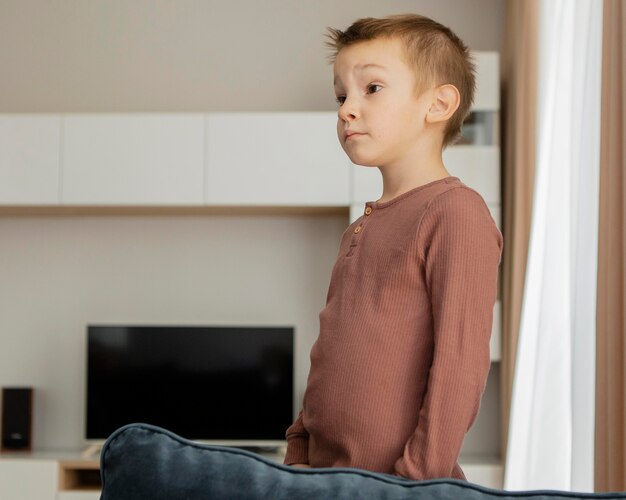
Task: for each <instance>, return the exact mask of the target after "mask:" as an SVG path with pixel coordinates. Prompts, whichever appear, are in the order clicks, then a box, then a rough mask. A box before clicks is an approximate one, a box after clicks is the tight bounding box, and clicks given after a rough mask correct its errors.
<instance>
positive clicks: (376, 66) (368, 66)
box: [333, 63, 387, 85]
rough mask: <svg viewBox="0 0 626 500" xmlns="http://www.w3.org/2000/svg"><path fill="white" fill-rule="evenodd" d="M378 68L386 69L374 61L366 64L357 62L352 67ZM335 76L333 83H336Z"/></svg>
mask: <svg viewBox="0 0 626 500" xmlns="http://www.w3.org/2000/svg"><path fill="white" fill-rule="evenodd" d="M370 67H372V68H380V69H387V68H386V67H385V66H381V65H380V64H376V63H367V64H357V65H356V66H355V67H354V68H355V69H361V70H364V69H366V68H370ZM337 79H338V78H337V76H335V79H334V80H333V85H336V84H337Z"/></svg>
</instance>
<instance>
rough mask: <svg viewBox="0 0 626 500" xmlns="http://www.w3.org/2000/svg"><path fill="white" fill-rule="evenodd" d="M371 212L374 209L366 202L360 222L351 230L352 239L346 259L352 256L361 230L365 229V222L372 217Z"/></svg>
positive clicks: (360, 235)
mask: <svg viewBox="0 0 626 500" xmlns="http://www.w3.org/2000/svg"><path fill="white" fill-rule="evenodd" d="M373 211H374V208H373V207H372V205H371V204H370V202H367V203H366V204H365V210H364V211H363V217H362V219H361V222H360V223H359V224H358V225H357V226H356V227H355V228H354V229H353V230H352V239H351V240H350V248H349V249H348V253H347V254H346V257H350V256H351V255H353V254H354V252H355V250H356V248H357V247H358V245H359V241H360V240H361V237H362V234H363V230H364V229H365V226H366V225H367V221H368V220H369V216H370V215H372V212H373Z"/></svg>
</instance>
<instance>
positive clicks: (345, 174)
mask: <svg viewBox="0 0 626 500" xmlns="http://www.w3.org/2000/svg"><path fill="white" fill-rule="evenodd" d="M475 55H476V58H477V67H478V75H477V76H478V88H477V96H476V99H475V102H474V106H473V111H484V112H487V113H491V112H493V120H492V121H490V122H489V123H492V122H493V123H497V118H496V116H497V112H498V110H499V74H498V60H497V53H475ZM335 125H336V112H334V111H333V112H310V113H300V112H297V113H248V112H241V113H204V114H197V113H196V114H194V113H184V114H182V113H181V114H164V113H160V114H146V113H123V114H110V113H105V114H101V113H99V114H70V115H0V205H13V204H22V205H31V206H36V205H42V204H44V205H51V204H52V205H54V204H63V205H87V206H89V205H91V206H94V205H110V206H116V205H137V206H141V205H160V206H173V205H187V206H202V205H225V206H235V205H239V206H250V207H263V206H284V207H289V206H311V207H325V206H339V207H350V213H351V215H350V217H351V219H350V220H355V219H356V218H357V217H359V216H360V215H361V214H362V212H363V208H364V203H365V201H373V200H376V199H378V198H379V197H380V196H381V194H382V183H381V179H380V173H379V171H378V169H376V168H367V167H361V166H354V165H351V164H350V162H349V160H348V158H347V157H346V155H345V153H344V152H343V151H342V150H341V147H340V145H339V142H338V140H337V137H336V131H335V129H336V127H335ZM493 129H494V130H497V129H498V127H495V126H494V127H493ZM488 136H490V134H487V133H484V134H482V135H481V137H483V138H484V137H488ZM491 139H493V137H491ZM498 142H499V141H498V140H497V138H496V139H494V140H493V141H492V142H491V143H486V144H482V143H480V145H478V144H479V143H475V144H471V145H460V144H459V145H455V146H451V147H449V148H447V149H446V150H445V151H444V163H445V164H446V166H447V167H448V168H449V171H450V173H451V174H452V175H457V176H458V177H460V178H461V180H462V181H463V182H464V183H466V184H467V185H469V186H470V187H473V188H474V189H476V190H477V191H478V192H479V193H480V194H481V195H482V196H483V198H484V199H485V201H486V202H487V204H488V206H489V209H490V211H491V213H492V216H493V217H494V220H495V221H496V223H497V224H498V227H500V228H501V220H500V218H501V215H500V213H501V208H500V207H501V200H500V189H499V185H500V165H499V162H500V151H499V147H498V146H497V144H498ZM15 168H18V170H15ZM335 215H336V214H335ZM1 222H2V227H3V234H7V233H8V234H10V236H11V237H9V238H7V245H5V249H4V250H3V251H4V253H3V254H2V257H3V259H0V261H3V260H4V261H5V262H8V263H9V264H8V265H7V266H6V268H5V271H6V273H8V278H7V280H6V281H7V282H8V283H11V285H10V287H5V290H4V296H3V299H4V301H5V303H7V304H9V306H8V307H7V311H10V316H9V315H5V317H8V318H9V319H8V320H7V319H5V320H4V321H5V322H4V323H3V325H4V326H3V329H4V331H16V332H17V331H19V332H20V333H19V335H16V337H15V338H19V342H18V341H15V346H16V348H17V349H18V351H17V352H18V355H17V356H15V355H11V356H12V359H9V355H7V354H5V357H4V362H3V363H0V378H2V380H5V381H7V380H8V381H11V380H13V378H14V377H19V378H20V380H27V381H28V382H29V383H31V385H41V386H42V387H43V390H44V391H45V394H47V397H48V400H47V401H46V404H47V406H46V412H45V413H44V412H39V413H38V415H36V421H35V424H36V425H37V428H38V429H40V430H41V429H43V431H40V436H41V435H44V437H45V440H44V441H42V443H43V445H44V446H65V443H70V441H71V443H70V446H76V441H77V440H79V434H80V431H79V429H80V422H81V420H80V418H82V412H81V411H80V408H79V407H80V406H81V403H80V396H78V395H79V394H83V391H82V389H83V388H82V386H81V385H80V384H79V383H78V382H76V381H77V380H78V379H79V378H80V373H82V366H80V363H78V364H77V363H75V362H74V361H75V360H76V359H81V358H80V356H81V353H82V346H81V344H80V340H79V339H82V337H79V336H78V334H77V332H79V331H80V332H81V334H82V328H83V327H84V323H85V322H86V321H88V320H92V319H93V318H113V317H115V318H125V319H128V320H133V319H136V320H137V321H139V320H141V319H143V318H150V319H156V320H162V321H166V320H169V319H170V318H172V317H175V318H182V319H183V320H184V319H191V320H193V321H198V322H205V321H208V319H207V318H226V319H227V320H231V319H232V320H233V321H235V320H237V319H239V318H240V317H241V314H242V313H241V310H242V309H245V311H246V314H247V315H248V316H247V317H248V318H249V320H250V321H251V322H258V321H268V320H273V321H274V320H275V321H289V322H292V323H294V324H297V326H298V328H299V330H300V331H301V332H303V334H302V335H301V336H300V339H301V340H300V341H299V343H300V344H299V346H298V351H299V354H298V356H299V357H300V358H299V359H301V360H306V361H302V362H300V363H297V364H299V365H300V367H299V368H298V370H299V371H298V376H297V379H298V381H299V384H298V386H297V398H299V399H301V397H302V393H303V390H304V386H303V383H304V382H305V380H306V372H307V371H308V366H307V362H308V355H309V351H310V347H311V344H312V342H313V341H314V338H315V336H316V332H317V330H316V328H318V326H316V324H317V323H316V322H317V312H316V311H319V307H321V306H319V304H317V303H316V302H315V301H316V300H317V299H319V300H320V301H322V305H323V297H324V296H325V295H324V293H325V290H326V288H327V285H328V277H329V272H327V271H330V268H331V267H332V263H333V262H334V258H335V254H336V245H337V244H338V240H337V239H336V238H337V236H338V235H340V234H341V231H342V230H343V228H344V227H345V225H346V224H345V223H346V222H349V221H345V220H344V218H343V216H342V217H334V218H333V219H332V220H327V219H326V218H323V217H320V218H319V220H312V221H309V220H307V221H306V222H303V221H302V219H293V220H291V219H286V220H283V219H277V218H275V217H270V218H268V219H267V220H265V219H263V218H259V217H255V218H250V220H247V219H246V217H236V218H233V217H229V219H228V220H225V218H220V217H216V218H213V217H206V218H202V219H194V220H180V219H177V220H175V221H174V220H171V221H170V220H168V219H167V218H166V219H165V220H154V219H152V220H150V221H145V222H144V221H140V220H137V219H135V218H119V217H118V218H113V219H111V220H107V221H99V222H98V223H97V224H95V226H96V227H94V228H91V227H90V226H92V225H94V221H81V220H80V219H78V220H74V219H73V220H68V221H64V220H54V221H52V220H50V219H47V220H44V221H37V220H28V221H23V220H15V221H14V220H12V219H5V220H3V221H1ZM286 224H287V225H286ZM288 224H291V225H288ZM83 225H84V226H85V227H83ZM46 231H47V232H46ZM90 231H91V232H90ZM270 231H273V232H270ZM48 234H49V235H50V237H49V241H46V243H47V245H46V248H43V246H42V245H39V244H38V243H39V242H40V241H42V237H41V235H44V236H46V235H48ZM268 234H271V235H272V236H271V237H270V239H269V240H268V237H267V235H268ZM146 235H147V236H146ZM164 235H165V236H164ZM172 235H174V236H175V237H173V236H172ZM225 235H226V236H225ZM283 237H284V238H285V239H284V240H283V239H281V238H283ZM100 238H101V239H100ZM174 242H175V244H174ZM168 244H169V246H168ZM90 245H93V246H90ZM292 247H293V248H292ZM22 249H28V252H22ZM78 249H79V250H81V251H82V253H81V252H80V251H78ZM287 249H289V251H287ZM259 250H260V251H259ZM277 251H280V253H281V259H283V256H284V257H286V260H285V259H283V261H282V262H281V263H280V265H276V266H274V267H272V266H271V265H270V266H268V265H267V264H266V263H268V262H270V261H272V260H273V257H272V256H275V255H276V252H277ZM290 252H291V253H290ZM307 252H309V253H307ZM133 259H134V260H133ZM303 259H305V260H304V261H303ZM316 259H317V260H318V261H319V262H317V261H316ZM303 262H304V263H305V264H304V265H303ZM76 263H77V265H75V264H76ZM225 263H226V264H225ZM242 263H244V264H243V266H244V267H243V268H242V267H241V266H242ZM285 263H287V265H288V266H289V265H290V267H287V268H286V269H287V271H285ZM311 263H312V264H313V265H311ZM191 264H193V265H191ZM125 266H126V267H125ZM198 270H200V274H198ZM281 272H282V273H283V277H281V278H280V279H282V280H283V281H279V282H276V279H277V278H276V277H277V276H279V275H280V273H281ZM6 273H5V274H6ZM226 275H228V277H226ZM42 276H43V278H42ZM46 276H47V278H46ZM216 276H217V279H221V280H222V281H223V283H226V285H224V286H220V289H219V290H217V288H216V287H208V289H207V287H206V286H205V284H206V283H208V282H213V281H214V280H215V277H216ZM120 278H122V279H127V281H122V282H121V284H120ZM94 282H97V283H99V287H96V288H94V286H93V283H94ZM270 282H271V283H272V284H273V288H272V289H271V290H272V291H271V293H269V294H268V293H267V290H266V285H265V284H266V283H270ZM190 283H191V284H194V286H196V285H195V284H196V283H197V288H193V287H191V288H190V287H189V284H190ZM203 283H204V284H203ZM303 283H305V284H306V286H304V287H303V286H302V284H303ZM47 284H51V285H50V286H48V285H47ZM257 284H261V285H258V288H255V286H257ZM42 287H43V288H42ZM290 287H292V288H290ZM224 288H225V290H224ZM261 288H263V290H261ZM53 289H54V290H53ZM320 290H323V292H322V293H319V292H320ZM0 291H2V290H0ZM33 291H34V292H33ZM120 291H123V295H121V294H120ZM49 292H50V293H49ZM242 293H243V294H244V295H242ZM24 297H28V299H29V300H28V301H26V300H24ZM50 297H53V301H52V302H50V300H51V299H50ZM292 298H293V301H292V302H289V300H291V299H292ZM11 301H12V302H11ZM77 304H78V306H77ZM46 307H48V308H49V309H48V312H49V313H50V314H47V315H45V317H44V318H43V319H42V317H41V315H34V314H32V310H34V309H33V308H35V309H37V310H46V309H45V308H46ZM229 308H232V310H230V309H229ZM274 308H275V309H274ZM285 309H287V310H288V311H287V312H285ZM65 311H68V312H67V313H65ZM57 315H58V317H57ZM302 318H305V319H302ZM306 318H309V319H306ZM500 323H501V322H500V302H499V301H498V302H497V303H496V307H495V308H494V329H493V332H492V344H491V352H492V360H493V361H498V360H499V359H500V354H499V353H500V347H499V344H500V335H501V332H500ZM41 332H46V334H45V335H46V339H47V342H48V344H45V345H44V344H42V343H41V342H40V339H41V335H42V333H41ZM12 340H13V339H12ZM31 345H40V346H41V347H40V348H37V349H31V348H30V346H31ZM49 345H55V346H56V345H58V346H63V350H62V352H61V351H59V352H56V351H55V352H54V354H55V355H57V356H61V358H63V357H64V356H66V362H61V363H58V364H56V365H55V366H54V367H51V366H50V365H49V364H48V363H47V360H48V358H49V356H50V353H49V352H48V349H49V347H48V346H49ZM68 352H69V354H68ZM29 356H30V357H29ZM0 358H2V351H1V350H0ZM13 359H15V360H16V361H15V363H14V364H11V363H8V361H10V362H12V361H13ZM17 360H19V361H17ZM70 360H72V361H70ZM3 365H4V366H3ZM494 368H495V369H494ZM498 368H499V363H494V364H492V371H493V373H492V374H490V378H491V379H492V382H490V385H489V388H488V393H487V394H486V398H487V401H485V402H484V403H483V405H482V407H481V416H479V419H481V420H480V421H478V422H477V424H478V425H476V426H475V427H473V428H472V430H471V431H470V432H472V431H473V434H472V435H470V436H468V439H467V440H466V442H465V444H464V452H465V453H467V456H473V457H478V458H475V459H474V461H473V462H471V463H469V464H468V465H466V463H465V462H463V460H462V461H461V463H462V464H463V466H465V467H466V468H465V470H466V473H467V474H468V478H469V479H470V480H471V481H473V482H478V483H479V484H484V485H486V486H491V487H499V486H498V483H497V482H495V481H496V480H497V479H498V478H499V475H501V467H500V466H499V464H498V463H497V459H495V462H492V461H490V460H487V459H483V458H480V457H485V456H489V453H491V452H492V451H494V450H495V451H496V452H499V449H500V446H499V443H496V442H495V440H497V439H499V438H498V437H496V435H498V436H499V433H498V432H496V429H495V428H496V425H495V424H496V423H498V422H499V421H498V418H499V417H498V408H499V403H498V398H499V391H498V390H497V385H498V383H499V370H498ZM60 387H63V388H64V389H63V390H60V389H59V388H60ZM67 387H69V389H67ZM297 406H299V405H297ZM37 419H39V421H37ZM72 440H73V441H72ZM485 443H487V444H485ZM7 464H9V462H2V461H0V498H5V497H6V498H18V499H19V497H12V496H10V495H9V496H6V494H5V495H3V494H4V493H6V491H9V490H7V488H10V487H11V485H12V484H14V479H10V480H8V481H4V478H6V477H8V476H7V474H9V476H11V477H12V478H17V477H19V476H20V470H19V469H22V473H23V464H14V465H10V464H9V465H7ZM33 464H34V465H35V467H40V468H41V470H40V473H41V477H42V481H41V482H40V484H39V486H41V487H44V486H42V485H45V490H46V491H48V486H49V485H50V484H52V483H51V482H50V481H51V477H50V476H49V473H50V469H49V464H48V465H45V464H43V465H42V464H40V463H38V462H37V461H35V462H33ZM11 467H14V468H13V469H11ZM467 467H469V469H468V468H467ZM498 467H500V468H498ZM7 471H9V472H7ZM498 471H500V472H498ZM481 474H482V475H481ZM30 475H31V474H30V473H29V476H30ZM37 475H39V473H37ZM54 481H56V479H54ZM490 481H494V482H490ZM54 485H55V486H54V487H55V488H57V487H58V485H57V484H56V482H55V483H54ZM31 486H32V487H33V488H35V487H37V485H31ZM29 487H30V486H29ZM2 488H4V489H2ZM44 495H45V494H44ZM44 495H31V498H44V499H45V498H48V497H47V496H44ZM81 495H82V496H81ZM57 498H58V499H67V498H74V499H78V498H81V499H87V498H94V493H93V492H76V491H64V492H59V495H58V497H57Z"/></svg>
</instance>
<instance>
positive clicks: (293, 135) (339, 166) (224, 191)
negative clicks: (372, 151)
mask: <svg viewBox="0 0 626 500" xmlns="http://www.w3.org/2000/svg"><path fill="white" fill-rule="evenodd" d="M336 124H337V114H336V113H335V112H306V113H301V112H298V113H289V112H285V113H211V114H209V115H207V132H206V133H207V175H206V183H207V184H206V192H207V203H208V204H210V205H266V206H268V205H269V206H272V205H275V206H278V205H295V206H310V205H318V206H335V205H336V206H347V205H349V177H350V160H349V159H348V157H347V156H346V154H345V152H344V151H343V150H342V149H341V145H340V144H339V139H338V138H337V133H336Z"/></svg>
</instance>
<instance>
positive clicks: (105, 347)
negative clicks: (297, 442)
mask: <svg viewBox="0 0 626 500" xmlns="http://www.w3.org/2000/svg"><path fill="white" fill-rule="evenodd" d="M293 346H294V329H293V327H250V326H237V327H235V326H162V325H159V326H145V325H144V326H137V325H131V326H128V325H124V326H119V325H117V326H115V325H87V384H86V392H87V394H86V425H85V429H86V431H85V434H86V436H85V437H86V440H87V442H90V443H101V442H102V441H104V440H105V439H106V438H107V437H108V436H109V435H110V434H111V433H112V432H113V431H114V430H116V429H118V428H119V427H121V426H123V425H126V424H129V423H136V422H142V423H148V424H153V425H157V426H160V427H164V428H166V429H168V430H170V431H172V432H175V433H176V434H178V435H180V436H182V437H184V438H187V439H192V440H194V441H202V442H208V443H213V444H225V445H233V446H262V447H263V446H268V447H269V446H281V445H284V444H285V431H286V430H287V427H289V426H290V425H291V423H292V422H293V401H294V397H293V378H294V374H293Z"/></svg>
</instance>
